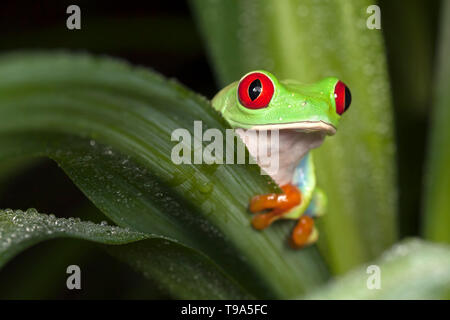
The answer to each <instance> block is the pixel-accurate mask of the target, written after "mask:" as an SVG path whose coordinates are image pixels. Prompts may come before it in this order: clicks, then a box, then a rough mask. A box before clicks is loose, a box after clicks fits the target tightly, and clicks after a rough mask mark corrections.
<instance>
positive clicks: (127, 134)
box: [0, 54, 328, 298]
mask: <svg viewBox="0 0 450 320" xmlns="http://www.w3.org/2000/svg"><path fill="white" fill-rule="evenodd" d="M0 74H1V75H2V77H0V160H2V159H5V160H6V159H11V158H15V157H24V156H48V157H51V158H52V159H54V160H55V161H56V162H57V163H58V164H59V165H60V166H61V167H62V168H63V170H64V171H65V172H66V173H67V174H68V175H69V177H70V178H71V179H72V180H73V181H74V182H75V184H76V185H77V186H78V187H79V188H80V189H81V190H82V191H83V192H84V193H85V194H86V195H87V197H88V198H89V199H91V200H92V202H93V203H94V204H95V205H96V206H97V207H98V208H99V209H100V210H102V211H103V212H104V213H105V214H106V215H107V216H108V217H109V218H111V219H112V220H113V221H114V222H115V223H116V224H118V225H119V226H122V227H130V228H132V229H135V230H137V231H141V232H144V233H151V234H156V235H160V236H166V237H170V238H171V239H175V240H177V241H179V242H180V243H182V244H183V245H185V246H189V247H191V248H193V249H195V250H198V251H200V252H202V253H204V254H205V255H207V256H208V257H209V258H211V259H212V260H213V261H214V262H215V263H216V264H217V265H218V266H219V267H220V268H222V270H224V271H225V272H226V273H227V274H228V275H229V276H230V277H231V278H233V279H234V280H235V281H237V282H238V283H239V284H240V285H241V286H242V287H244V288H245V289H246V290H247V292H249V293H250V294H252V295H254V296H255V297H259V298H283V297H290V296H295V295H297V294H301V293H304V292H306V291H307V290H310V289H312V288H314V287H316V286H317V285H318V284H320V283H322V282H324V281H325V280H326V278H327V277H328V272H327V270H326V267H325V265H324V262H323V260H322V258H321V257H320V255H319V254H318V252H317V250H316V248H314V247H312V248H308V249H306V250H301V251H295V250H292V249H290V248H289V246H288V245H287V237H288V235H289V233H290V229H291V228H292V227H293V225H292V224H291V223H289V222H285V223H278V224H276V225H275V226H273V227H271V228H269V229H267V230H265V231H263V232H257V231H255V230H253V229H252V227H251V225H250V214H249V213H247V209H246V207H247V204H248V200H249V199H250V197H251V196H253V195H255V194H261V193H266V192H270V191H274V190H275V187H274V185H273V183H272V184H271V181H270V180H269V179H268V178H267V177H266V176H262V175H261V174H260V170H259V167H257V166H256V165H206V164H202V165H190V164H183V165H175V164H174V163H173V162H172V160H171V151H172V147H174V146H175V145H176V144H177V142H175V141H171V139H170V138H171V133H172V132H173V131H174V130H175V129H178V128H185V129H187V130H188V131H189V133H190V134H191V136H192V137H194V139H193V140H196V141H198V140H199V138H198V137H197V136H194V130H193V122H194V121H195V120H201V121H202V122H203V129H204V130H205V129H206V128H217V129H219V130H221V131H222V132H224V130H225V129H226V128H227V126H226V124H225V121H224V120H223V119H222V118H221V117H220V116H219V115H218V114H217V113H216V112H215V111H214V110H213V108H211V106H210V104H209V102H208V101H206V100H205V99H203V98H201V97H199V96H197V95H195V94H193V93H192V92H190V91H188V90H187V89H185V88H184V87H182V86H180V85H179V84H176V83H175V82H173V81H167V80H165V79H164V78H162V77H161V76H159V75H156V74H154V73H151V72H149V71H147V70H144V69H141V68H135V69H133V68H130V66H129V65H127V64H125V63H120V62H117V61H114V60H111V59H106V58H101V59H99V58H92V57H89V56H85V55H66V54H33V55H27V54H13V55H9V56H5V57H3V58H1V59H0ZM200 143H202V146H203V147H205V145H207V144H209V142H200ZM191 150H192V147H191Z"/></svg>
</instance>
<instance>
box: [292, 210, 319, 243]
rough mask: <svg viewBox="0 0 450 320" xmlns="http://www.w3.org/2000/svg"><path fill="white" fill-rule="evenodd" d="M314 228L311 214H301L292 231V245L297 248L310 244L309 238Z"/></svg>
mask: <svg viewBox="0 0 450 320" xmlns="http://www.w3.org/2000/svg"><path fill="white" fill-rule="evenodd" d="M313 229H314V220H313V219H312V218H311V217H310V216H306V215H303V216H301V217H300V219H299V221H298V223H297V225H296V226H295V228H294V231H293V232H292V238H291V240H292V246H293V247H295V248H302V247H304V246H306V245H307V244H309V238H310V236H311V234H312V232H313Z"/></svg>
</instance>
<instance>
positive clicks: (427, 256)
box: [307, 239, 450, 299]
mask: <svg viewBox="0 0 450 320" xmlns="http://www.w3.org/2000/svg"><path fill="white" fill-rule="evenodd" d="M378 275H379V280H380V281H379V282H378V280H377V279H376V277H377V276H378ZM378 284H379V286H378ZM377 288H378V289H377ZM307 298H309V299H448V298H450V247H449V246H448V245H440V244H432V243H429V242H424V241H422V240H418V239H408V240H406V241H403V242H401V243H399V244H396V245H395V246H394V247H392V248H391V249H389V250H388V251H386V252H385V253H384V254H383V255H382V257H381V258H379V259H377V260H376V261H374V262H373V263H371V264H370V265H369V264H367V265H365V266H364V267H362V268H357V269H356V270H353V271H351V272H349V273H348V274H346V275H344V276H342V277H341V278H338V279H337V280H336V281H334V282H332V283H330V284H329V285H326V286H323V287H321V288H320V289H319V290H318V291H317V292H314V293H312V294H310V295H308V296H307Z"/></svg>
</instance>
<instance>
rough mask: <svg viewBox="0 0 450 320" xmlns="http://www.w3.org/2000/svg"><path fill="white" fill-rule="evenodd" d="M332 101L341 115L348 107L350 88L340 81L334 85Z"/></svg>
mask: <svg viewBox="0 0 450 320" xmlns="http://www.w3.org/2000/svg"><path fill="white" fill-rule="evenodd" d="M334 101H335V102H336V112H337V113H338V114H339V115H341V114H343V113H344V112H345V111H347V109H348V108H349V107H350V103H351V102H352V94H351V93H350V89H349V88H348V87H347V86H346V85H345V84H344V83H343V82H341V81H338V82H337V83H336V86H335V87H334Z"/></svg>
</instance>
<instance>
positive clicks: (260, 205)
mask: <svg viewBox="0 0 450 320" xmlns="http://www.w3.org/2000/svg"><path fill="white" fill-rule="evenodd" d="M281 190H283V193H281V194H277V193H269V194H265V195H259V196H255V197H253V198H252V199H251V200H250V208H249V209H250V211H251V212H253V213H256V212H260V211H264V210H271V211H269V212H267V213H260V214H257V215H255V216H254V217H253V219H252V225H253V227H254V228H255V229H258V230H261V229H264V228H267V227H268V226H270V224H271V223H272V222H274V221H275V220H277V219H279V218H281V217H282V216H283V214H284V213H287V212H289V210H291V209H292V208H293V207H295V206H297V205H299V204H300V202H301V200H302V194H301V192H300V190H299V189H298V188H297V187H296V186H294V185H292V184H286V185H284V186H282V187H281Z"/></svg>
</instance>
